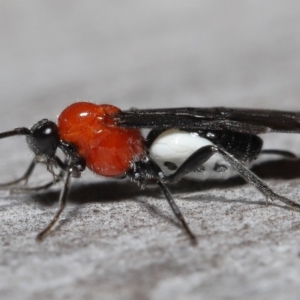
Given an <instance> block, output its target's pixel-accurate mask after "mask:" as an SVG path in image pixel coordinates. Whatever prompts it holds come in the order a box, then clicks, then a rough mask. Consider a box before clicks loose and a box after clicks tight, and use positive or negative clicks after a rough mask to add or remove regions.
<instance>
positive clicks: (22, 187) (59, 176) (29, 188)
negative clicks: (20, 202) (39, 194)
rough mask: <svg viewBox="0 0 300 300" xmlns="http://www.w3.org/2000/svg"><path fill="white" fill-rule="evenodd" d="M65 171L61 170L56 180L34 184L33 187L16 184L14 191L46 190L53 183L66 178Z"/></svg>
mask: <svg viewBox="0 0 300 300" xmlns="http://www.w3.org/2000/svg"><path fill="white" fill-rule="evenodd" d="M64 176H65V172H64V171H63V170H61V171H60V172H59V174H58V175H56V177H55V180H52V181H49V182H48V183H45V184H42V185H39V186H33V187H25V186H16V187H13V188H12V191H13V192H17V193H19V192H34V191H40V190H46V189H48V188H50V187H51V186H52V185H54V184H56V183H58V182H60V181H62V180H63V179H64Z"/></svg>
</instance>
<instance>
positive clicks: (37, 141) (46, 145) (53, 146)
mask: <svg viewBox="0 0 300 300" xmlns="http://www.w3.org/2000/svg"><path fill="white" fill-rule="evenodd" d="M30 131H31V134H29V135H27V136H26V141H27V144H28V146H29V148H30V149H31V151H32V152H33V153H34V154H35V155H36V156H40V157H42V158H45V159H49V158H51V157H53V156H54V155H55V152H56V150H57V147H58V146H59V143H60V140H59V132H58V127H57V125H56V124H55V123H54V122H51V121H49V120H47V119H43V120H41V121H39V122H37V123H36V124H34V125H33V126H32V127H31V128H30Z"/></svg>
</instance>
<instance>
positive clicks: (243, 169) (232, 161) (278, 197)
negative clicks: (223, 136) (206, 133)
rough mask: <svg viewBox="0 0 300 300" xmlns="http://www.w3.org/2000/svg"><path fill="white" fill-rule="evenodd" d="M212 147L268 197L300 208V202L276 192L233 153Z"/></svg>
mask: <svg viewBox="0 0 300 300" xmlns="http://www.w3.org/2000/svg"><path fill="white" fill-rule="evenodd" d="M211 147H212V148H213V150H214V151H215V152H217V153H220V154H221V155H222V156H223V158H224V159H225V160H226V161H227V162H228V163H229V164H230V165H232V166H233V167H234V168H235V169H236V170H237V171H238V172H239V173H240V175H241V176H242V177H244V178H245V179H246V180H247V181H249V182H250V183H252V184H253V185H254V186H255V187H256V188H257V189H258V190H259V191H260V192H261V193H262V194H264V195H265V196H266V197H268V198H270V199H272V200H275V199H276V200H279V201H281V202H283V203H285V204H287V205H289V206H291V207H294V208H298V209H300V204H298V203H297V202H295V201H293V200H290V199H288V198H286V197H283V196H281V195H279V194H277V193H275V192H274V191H273V190H272V189H271V188H270V187H269V186H268V185H267V184H266V183H265V182H264V181H263V180H261V179H260V178H259V177H258V176H256V175H255V174H254V173H253V172H251V171H250V170H249V169H248V168H246V167H245V166H244V165H243V164H242V163H241V162H240V161H239V160H238V159H236V158H235V157H234V156H233V155H232V154H230V153H228V152H227V151H225V150H224V149H222V148H218V147H216V146H211Z"/></svg>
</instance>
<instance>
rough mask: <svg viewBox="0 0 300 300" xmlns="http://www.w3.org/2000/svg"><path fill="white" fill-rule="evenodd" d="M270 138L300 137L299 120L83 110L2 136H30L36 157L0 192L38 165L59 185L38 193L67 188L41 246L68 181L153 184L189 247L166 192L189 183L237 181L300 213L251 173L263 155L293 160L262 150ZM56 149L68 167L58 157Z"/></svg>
mask: <svg viewBox="0 0 300 300" xmlns="http://www.w3.org/2000/svg"><path fill="white" fill-rule="evenodd" d="M144 128H146V129H150V132H149V134H148V136H147V137H146V138H144V137H143V135H142V134H141V129H144ZM269 132H287V133H299V132H300V114H299V113H297V112H289V111H275V110H263V109H241V108H224V107H214V108H171V109H146V110H128V111H121V110H120V109H119V108H117V107H115V106H112V105H97V104H94V103H89V102H78V103H74V104H72V105H70V106H68V107H67V108H66V109H65V110H64V111H63V112H62V113H61V114H60V116H59V117H58V122H57V124H56V123H54V122H52V121H49V120H48V119H43V120H41V121H39V122H37V123H36V124H34V125H33V126H32V127H31V128H30V129H28V128H25V127H21V128H16V129H14V130H11V131H7V132H2V133H0V139H2V138H6V137H11V136H16V135H25V137H26V140H27V143H28V146H29V148H30V149H31V150H32V152H33V153H34V155H35V157H34V160H33V161H32V163H31V164H30V166H29V168H28V170H27V171H26V172H25V174H24V175H23V176H22V177H20V178H19V179H17V180H14V181H12V182H8V183H5V184H3V185H2V186H8V185H13V184H17V183H19V182H21V181H25V182H26V181H27V179H28V178H29V176H30V175H31V173H32V172H33V170H34V167H35V165H36V164H37V163H39V162H43V163H45V164H46V165H47V170H48V171H49V172H51V173H52V174H53V176H54V180H53V182H50V183H48V184H46V185H43V186H40V187H35V188H33V189H34V190H37V189H41V188H48V187H50V186H51V185H52V184H53V183H54V182H55V181H59V180H61V181H63V188H62V190H61V193H60V197H59V208H58V211H57V213H56V214H55V216H54V218H53V219H52V221H51V222H50V223H49V225H48V226H47V227H46V228H45V229H44V230H43V231H41V232H40V233H39V234H38V235H37V240H38V241H41V240H43V238H44V237H45V236H46V235H47V234H48V233H49V232H50V231H51V230H52V229H53V227H54V225H55V224H56V223H57V221H58V219H59V217H60V215H61V213H62V212H63V210H64V208H65V205H66V201H67V196H68V191H69V189H70V181H71V177H75V178H79V177H80V176H81V175H82V172H83V171H84V170H85V168H86V167H87V168H89V169H90V170H92V171H93V172H94V173H95V174H98V175H102V176H105V177H112V178H124V177H128V178H130V179H131V181H133V182H135V183H136V184H138V185H139V186H141V187H144V186H145V184H147V182H148V181H149V180H152V181H153V180H154V181H156V183H157V185H158V186H159V187H160V189H161V191H162V192H163V194H164V196H165V198H166V200H167V201H168V203H169V205H170V207H171V209H172V211H173V213H174V214H175V216H176V218H177V219H178V220H179V221H180V222H181V224H182V226H183V228H184V230H185V232H186V233H187V234H188V236H189V237H190V239H191V241H192V243H196V236H195V235H194V234H193V232H192V231H191V230H190V228H189V226H188V224H187V222H186V221H185V219H184V217H183V215H182V213H181V212H180V209H179V208H178V206H177V205H176V203H175V201H174V199H173V197H172V195H171V193H170V191H169V189H168V187H167V184H169V183H175V182H177V181H178V180H180V179H181V178H182V177H184V176H191V177H194V178H198V179H202V180H204V179H206V178H211V177H212V178H218V179H223V178H228V177H230V176H233V175H234V174H239V175H240V176H242V177H243V178H244V179H246V180H247V181H248V182H250V183H252V184H253V186H255V187H256V188H257V189H258V190H259V191H260V192H261V193H262V194H263V195H265V197H266V198H267V200H268V199H271V200H279V201H282V202H284V203H285V204H287V205H288V206H290V207H293V208H297V209H300V204H298V203H296V202H295V201H293V200H290V199H288V198H286V197H283V196H281V195H279V194H277V193H275V192H274V191H273V190H272V189H271V188H270V187H269V186H268V185H267V184H266V183H265V182H264V181H262V180H261V179H260V178H259V177H258V176H257V175H255V174H254V173H253V172H252V171H251V170H250V169H249V165H250V164H251V163H253V162H254V161H255V159H256V158H257V157H258V156H259V155H260V154H261V153H266V154H278V155H282V156H283V157H287V158H295V157H296V156H295V155H294V154H293V153H291V152H289V151H281V150H262V146H263V142H262V139H261V138H260V137H259V136H258V134H263V133H269ZM58 149H61V150H62V152H63V154H64V159H60V158H59V157H58V156H57V150H58ZM55 168H58V169H59V170H60V173H59V174H56V173H55V172H54V169H55Z"/></svg>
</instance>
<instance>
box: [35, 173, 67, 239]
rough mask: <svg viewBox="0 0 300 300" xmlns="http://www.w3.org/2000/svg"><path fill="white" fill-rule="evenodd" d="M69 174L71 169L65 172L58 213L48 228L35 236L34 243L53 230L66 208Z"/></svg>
mask: <svg viewBox="0 0 300 300" xmlns="http://www.w3.org/2000/svg"><path fill="white" fill-rule="evenodd" d="M71 174H72V169H70V170H69V171H68V172H67V175H66V178H65V181H64V186H63V189H62V191H61V193H60V196H59V208H58V211H57V212H56V214H55V216H54V218H53V219H52V221H51V222H50V223H49V224H48V226H47V227H46V228H45V229H44V230H43V231H41V232H40V233H39V234H38V235H37V236H36V241H38V242H41V241H42V240H43V239H44V238H45V237H46V235H47V234H48V233H49V232H50V231H51V230H52V229H53V228H54V226H55V224H56V223H57V221H58V220H59V217H60V215H61V213H62V212H63V210H64V208H65V207H66V203H67V197H68V192H69V190H70V184H71V180H70V179H71Z"/></svg>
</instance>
